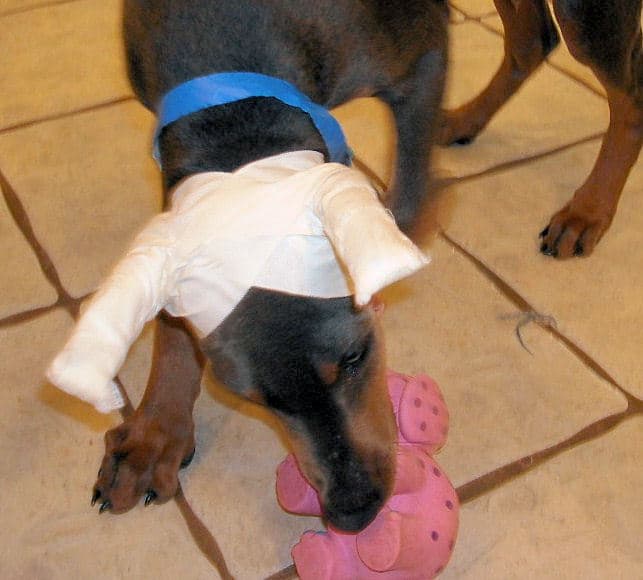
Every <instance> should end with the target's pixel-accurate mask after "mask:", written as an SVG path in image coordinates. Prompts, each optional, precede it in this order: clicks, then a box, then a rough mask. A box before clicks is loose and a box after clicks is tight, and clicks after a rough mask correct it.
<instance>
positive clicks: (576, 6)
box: [440, 0, 643, 258]
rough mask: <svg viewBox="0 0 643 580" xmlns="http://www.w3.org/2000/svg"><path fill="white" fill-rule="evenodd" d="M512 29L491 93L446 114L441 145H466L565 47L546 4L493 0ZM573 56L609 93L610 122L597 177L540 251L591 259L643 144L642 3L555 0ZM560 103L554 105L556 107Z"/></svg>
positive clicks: (555, 222) (547, 232) (557, 220)
mask: <svg viewBox="0 0 643 580" xmlns="http://www.w3.org/2000/svg"><path fill="white" fill-rule="evenodd" d="M494 2H495V5H496V8H497V10H498V13H499V15H500V17H501V19H502V22H503V26H504V29H505V55H504V59H503V61H502V64H501V65H500V68H499V70H498V71H497V73H496V74H495V76H494V77H493V79H492V80H491V82H490V83H489V85H488V86H487V88H486V89H485V90H484V91H483V92H482V93H481V94H480V95H478V96H477V97H476V98H475V99H473V100H472V101H471V102H469V103H467V104H466V105H464V106H462V107H460V108H459V109H457V110H454V111H450V112H449V113H447V114H446V116H445V122H444V127H443V131H442V135H441V139H440V140H441V142H442V143H443V144H445V145H448V144H451V143H467V142H469V141H471V140H472V139H473V138H474V137H475V136H476V135H477V134H478V133H479V132H480V131H481V130H482V129H483V128H484V127H485V125H486V124H487V123H488V122H489V120H490V119H491V118H492V117H493V115H494V114H495V113H496V112H497V111H498V109H500V107H502V105H503V104H504V103H505V102H506V101H507V100H508V99H509V98H510V97H511V96H512V95H513V94H514V93H515V92H516V91H517V90H518V89H519V87H520V86H521V85H522V83H523V82H524V81H525V80H526V79H527V78H528V77H529V75H530V74H531V73H532V72H533V71H534V70H535V69H536V68H537V67H538V66H539V65H540V64H541V63H542V62H543V60H544V59H545V57H546V56H547V55H548V54H549V53H550V52H551V51H552V50H553V49H554V48H555V47H556V46H557V44H558V43H559V40H560V39H559V36H558V32H557V30H556V28H555V26H554V22H553V19H552V15H551V13H550V11H549V7H548V5H547V2H545V0H494ZM552 4H553V7H554V13H555V15H556V18H557V20H558V23H559V25H560V28H561V30H562V33H563V36H564V38H565V41H566V43H567V46H568V47H569V50H570V52H571V54H572V55H573V56H574V57H575V58H576V59H577V60H579V61H580V62H581V63H583V64H586V65H587V66H589V67H590V68H591V69H592V71H593V72H594V74H595V75H596V77H597V78H598V80H599V81H600V82H601V83H602V85H603V87H604V88H605V91H606V93H607V98H608V102H609V110H610V124H609V128H608V130H607V133H606V134H605V137H604V138H603V144H602V147H601V150H600V153H599V155H598V158H597V160H596V163H595V164H594V168H593V169H592V171H591V173H590V175H589V176H588V178H587V180H586V181H585V183H583V184H582V185H581V186H580V187H579V188H578V190H577V191H576V192H575V194H574V196H573V198H572V199H571V200H570V201H569V203H567V205H565V207H563V208H562V209H561V210H560V211H559V212H558V213H556V214H555V215H554V216H553V217H552V219H551V221H550V223H549V225H548V226H547V227H546V228H545V229H544V230H543V232H542V233H541V237H542V238H543V241H542V245H541V251H542V252H543V253H544V254H547V255H551V256H556V257H559V258H568V257H571V256H579V255H588V254H589V253H591V252H592V250H593V249H594V247H595V246H596V244H597V243H598V241H599V240H600V239H601V237H602V236H603V234H604V233H605V232H606V230H607V228H609V226H610V224H611V223H612V219H613V218H614V214H615V212H616V207H617V205H618V200H619V197H620V195H621V192H622V190H623V187H624V185H625V182H626V180H627V177H628V175H629V172H630V170H631V168H632V166H633V165H634V163H635V162H636V160H637V158H638V155H639V152H640V150H641V144H642V143H643V61H642V60H641V0H553V2H552ZM554 106H555V105H554Z"/></svg>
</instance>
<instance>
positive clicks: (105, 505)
mask: <svg viewBox="0 0 643 580" xmlns="http://www.w3.org/2000/svg"><path fill="white" fill-rule="evenodd" d="M111 507H112V502H111V501H109V500H107V501H104V502H103V503H102V504H100V509H99V510H98V513H99V514H102V513H103V512H104V511H107V510H108V509H109V508H111Z"/></svg>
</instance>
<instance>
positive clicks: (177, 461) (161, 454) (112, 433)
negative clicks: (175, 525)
mask: <svg viewBox="0 0 643 580" xmlns="http://www.w3.org/2000/svg"><path fill="white" fill-rule="evenodd" d="M193 456H194V423H193V421H192V417H191V416H180V417H176V416H173V417H170V416H168V415H165V416H163V417H158V416H156V417H149V416H146V415H145V414H144V413H135V414H134V415H132V416H131V417H129V418H128V419H126V420H125V421H124V422H123V424H121V425H119V426H118V427H116V428H115V429H111V430H109V431H108V432H107V433H105V456H104V457H103V462H102V464H101V467H100V470H99V471H98V479H97V480H96V484H95V485H94V491H93V494H92V505H94V504H96V502H98V503H99V506H100V507H99V513H103V512H104V511H107V510H110V511H112V512H114V513H122V512H124V511H127V510H129V509H131V508H132V507H134V506H135V505H136V503H137V502H138V500H139V499H140V498H141V497H143V496H144V497H145V500H144V501H145V505H149V504H150V503H151V502H153V501H157V502H160V503H162V502H164V501H167V500H169V499H171V498H172V497H174V495H175V494H176V491H177V488H178V483H179V481H178V471H179V469H180V468H181V467H186V466H187V465H189V463H190V462H191V461H192V458H193Z"/></svg>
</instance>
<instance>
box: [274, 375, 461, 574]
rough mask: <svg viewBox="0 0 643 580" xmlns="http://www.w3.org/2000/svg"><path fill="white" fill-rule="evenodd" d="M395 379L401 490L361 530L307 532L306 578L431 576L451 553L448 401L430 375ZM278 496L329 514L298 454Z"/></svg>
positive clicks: (299, 549) (282, 471)
mask: <svg viewBox="0 0 643 580" xmlns="http://www.w3.org/2000/svg"><path fill="white" fill-rule="evenodd" d="M387 379H388V388H389V395H390V397H391V401H392V403H393V409H394V411H395V417H396V422H397V426H398V443H397V445H398V451H397V466H396V469H397V471H396V483H395V488H394V490H393V494H392V496H391V498H390V499H389V501H388V502H387V503H386V505H385V506H384V508H383V509H382V510H381V511H380V513H379V514H378V515H377V517H376V518H375V520H373V522H371V523H370V524H369V525H368V526H367V527H366V528H365V529H364V530H363V531H361V532H359V533H358V534H348V533H344V532H340V531H338V530H335V529H333V528H332V527H329V528H328V529H327V531H325V532H306V533H304V534H303V536H302V537H301V539H300V541H299V543H298V544H297V545H296V546H295V547H294V548H293V549H292V557H293V561H294V563H295V566H296V568H297V573H298V574H299V577H300V578H301V579H302V580H348V579H350V580H427V579H428V578H433V577H434V576H437V575H438V574H439V573H440V572H442V570H444V567H445V566H446V565H447V563H448V561H449V559H450V558H451V554H452V552H453V547H454V545H455V541H456V536H457V533H458V515H459V503H458V498H457V495H456V493H455V490H454V489H453V486H452V485H451V482H450V481H449V479H448V478H447V476H446V475H445V473H444V472H443V471H442V469H440V466H439V465H438V464H437V463H436V462H435V460H434V459H433V458H432V457H431V455H432V454H433V453H435V452H436V451H438V450H439V449H440V448H441V447H442V446H443V445H444V443H445V441H446V437H447V433H448V424H449V413H448V410H447V407H446V404H445V402H444V399H443V397H442V394H441V393H440V389H439V388H438V386H437V384H436V383H435V382H434V381H433V380H432V379H431V378H429V377H428V376H426V375H418V376H416V377H409V376H406V375H402V374H400V373H395V372H392V371H389V373H388V377H387ZM277 498H278V500H279V503H280V504H281V506H282V508H284V509H285V510H286V511H289V512H292V513H296V514H304V515H314V516H319V515H321V512H322V510H321V506H320V502H319V497H318V495H317V492H316V491H315V490H314V489H313V488H312V487H311V485H310V484H309V483H308V482H307V481H306V479H305V478H304V476H303V475H302V473H301V471H300V470H299V468H298V466H297V463H296V461H295V459H294V457H293V456H292V455H289V456H288V457H287V458H286V459H285V460H284V461H283V462H282V463H281V464H280V465H279V467H278V469H277Z"/></svg>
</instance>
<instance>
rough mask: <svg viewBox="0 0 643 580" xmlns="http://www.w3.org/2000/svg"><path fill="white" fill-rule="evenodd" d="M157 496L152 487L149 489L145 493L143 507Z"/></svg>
mask: <svg viewBox="0 0 643 580" xmlns="http://www.w3.org/2000/svg"><path fill="white" fill-rule="evenodd" d="M157 497H158V495H157V494H156V492H155V491H154V490H153V489H150V490H149V491H148V492H147V493H146V494H145V507H147V506H148V505H150V504H151V503H152V502H153V501H154V500H155V499H156V498H157Z"/></svg>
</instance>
